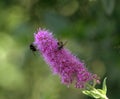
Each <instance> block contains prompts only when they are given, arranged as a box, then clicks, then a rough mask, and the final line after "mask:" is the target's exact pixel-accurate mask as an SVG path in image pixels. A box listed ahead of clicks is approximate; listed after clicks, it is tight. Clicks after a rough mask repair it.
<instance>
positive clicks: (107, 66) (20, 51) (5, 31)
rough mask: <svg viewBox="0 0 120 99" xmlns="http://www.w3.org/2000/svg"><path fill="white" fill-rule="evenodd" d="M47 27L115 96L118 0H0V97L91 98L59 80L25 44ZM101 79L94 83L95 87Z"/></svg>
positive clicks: (114, 98) (119, 88) (113, 98)
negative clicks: (34, 34)
mask: <svg viewBox="0 0 120 99" xmlns="http://www.w3.org/2000/svg"><path fill="white" fill-rule="evenodd" d="M39 27H42V28H46V29H49V30H50V31H52V32H53V34H54V36H55V37H57V38H60V39H61V40H62V41H63V42H64V41H65V40H67V41H68V43H67V45H66V46H65V47H66V48H68V49H70V50H71V52H72V53H73V54H75V55H76V56H77V57H78V58H80V59H81V60H82V61H84V62H85V64H86V66H87V68H88V69H89V70H90V71H91V72H93V73H96V74H98V75H99V76H100V78H101V80H103V78H104V77H107V86H108V92H107V95H108V97H109V98H110V99H119V98H120V76H119V75H120V0H0V99H92V98H90V97H87V96H85V95H83V94H82V93H81V90H80V89H76V88H74V87H73V86H70V88H68V87H67V86H65V85H63V84H61V82H60V79H59V77H58V76H56V75H53V74H52V72H51V70H50V68H49V66H48V65H47V64H46V63H45V62H44V60H43V58H42V57H41V55H40V54H39V53H38V52H36V53H33V52H32V51H31V50H30V49H29V45H30V44H31V43H32V42H33V41H34V37H33V33H34V32H36V31H37V29H38V28H39ZM100 87H101V85H99V86H98V88H100Z"/></svg>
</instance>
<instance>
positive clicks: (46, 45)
mask: <svg viewBox="0 0 120 99" xmlns="http://www.w3.org/2000/svg"><path fill="white" fill-rule="evenodd" d="M34 38H35V41H34V42H33V44H34V45H35V46H36V47H37V49H38V50H39V52H40V53H41V54H42V56H43V58H44V60H45V61H46V63H47V64H48V65H49V66H50V68H51V69H52V71H53V73H54V74H58V75H59V76H60V78H61V82H62V83H63V84H66V85H68V86H69V85H70V84H72V83H75V87H76V88H84V87H85V84H86V83H87V82H89V81H91V80H93V74H92V73H90V72H89V71H88V70H87V68H86V67H85V65H84V63H83V62H82V61H80V60H79V59H78V58H77V57H75V56H74V55H72V54H71V52H70V51H69V50H68V49H66V48H64V47H63V48H62V49H60V50H59V49H58V40H57V39H55V38H54V37H53V35H52V33H51V32H50V31H48V30H45V29H39V30H38V32H37V33H35V34H34Z"/></svg>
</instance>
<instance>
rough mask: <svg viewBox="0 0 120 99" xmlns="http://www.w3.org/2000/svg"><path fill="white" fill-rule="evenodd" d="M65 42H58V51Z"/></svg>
mask: <svg viewBox="0 0 120 99" xmlns="http://www.w3.org/2000/svg"><path fill="white" fill-rule="evenodd" d="M66 43H67V41H65V42H64V43H63V42H62V41H58V42H57V45H58V50H61V49H62V48H63V47H64V46H65V45H66Z"/></svg>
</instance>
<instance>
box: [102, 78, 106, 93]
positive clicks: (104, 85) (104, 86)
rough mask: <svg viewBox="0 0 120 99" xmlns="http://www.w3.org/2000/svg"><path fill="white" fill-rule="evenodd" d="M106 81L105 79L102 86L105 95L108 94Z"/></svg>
mask: <svg viewBox="0 0 120 99" xmlns="http://www.w3.org/2000/svg"><path fill="white" fill-rule="evenodd" d="M106 79H107V78H106V77H105V78H104V80H103V86H102V90H103V91H104V93H105V94H106V93H107V86H106Z"/></svg>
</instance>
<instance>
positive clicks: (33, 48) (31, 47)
mask: <svg viewBox="0 0 120 99" xmlns="http://www.w3.org/2000/svg"><path fill="white" fill-rule="evenodd" d="M29 47H30V50H31V51H33V52H35V51H37V49H36V47H35V45H33V43H31V44H30V46H29Z"/></svg>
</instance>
